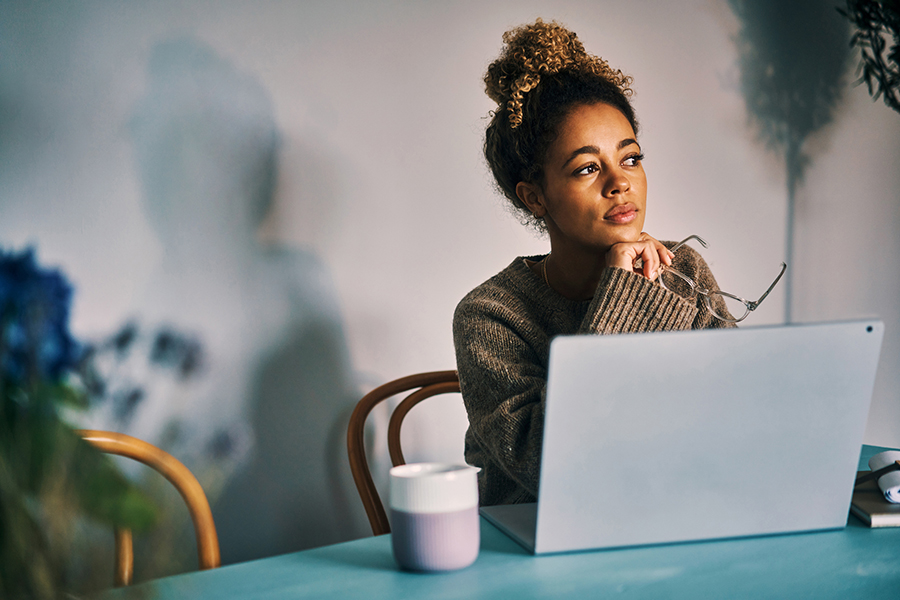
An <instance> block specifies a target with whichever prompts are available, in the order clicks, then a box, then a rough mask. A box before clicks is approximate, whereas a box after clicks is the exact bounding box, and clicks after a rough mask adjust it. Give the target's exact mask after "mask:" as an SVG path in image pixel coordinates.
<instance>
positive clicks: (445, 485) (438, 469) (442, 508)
mask: <svg viewBox="0 0 900 600" xmlns="http://www.w3.org/2000/svg"><path fill="white" fill-rule="evenodd" d="M479 471H481V469H480V468H478V467H472V466H469V465H459V464H453V463H412V464H407V465H400V466H397V467H394V468H392V469H391V470H390V475H391V478H390V506H391V508H393V509H394V510H400V511H403V512H413V513H444V512H454V511H458V510H465V509H467V508H472V507H474V506H478V477H477V475H478V472H479Z"/></svg>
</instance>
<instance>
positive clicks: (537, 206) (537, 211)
mask: <svg viewBox="0 0 900 600" xmlns="http://www.w3.org/2000/svg"><path fill="white" fill-rule="evenodd" d="M516 196H518V197H519V200H521V201H522V204H524V205H525V207H526V208H528V210H530V211H531V214H533V215H534V216H535V217H537V218H538V219H541V218H543V216H544V215H546V214H547V207H546V206H545V205H544V192H543V191H542V190H541V188H540V186H538V185H535V184H533V183H528V182H525V181H520V182H519V183H517V184H516Z"/></svg>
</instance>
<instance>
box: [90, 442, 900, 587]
mask: <svg viewBox="0 0 900 600" xmlns="http://www.w3.org/2000/svg"><path fill="white" fill-rule="evenodd" d="M884 449H885V448H878V447H874V446H864V447H863V451H862V454H861V457H860V465H861V467H860V468H861V469H863V470H864V469H867V467H866V466H865V465H866V461H868V458H869V457H870V456H871V455H872V454H875V453H876V452H879V451H881V450H884ZM481 534H482V541H481V553H480V555H479V557H478V560H477V561H476V562H475V564H474V565H472V566H471V567H469V568H467V569H463V570H461V571H455V572H451V573H439V574H421V573H408V572H403V571H400V570H398V569H397V567H396V565H395V563H394V560H393V557H392V555H391V544H390V536H389V535H384V536H379V537H372V538H364V539H360V540H355V541H352V542H346V543H343V544H336V545H333V546H326V547H322V548H315V549H312V550H306V551H303V552H297V553H294V554H286V555H283V556H276V557H272V558H266V559H262V560H257V561H252V562H247V563H241V564H237V565H231V566H227V567H222V568H219V569H214V570H211V571H201V572H195V573H188V574H184V575H177V576H173V577H166V578H163V579H159V580H156V581H153V582H149V583H147V584H144V585H139V586H135V587H133V588H128V589H125V590H115V591H113V592H111V593H109V594H106V595H105V596H104V597H105V598H108V600H113V599H121V598H143V599H149V598H160V599H168V598H215V599H217V600H219V599H221V600H225V599H228V598H241V599H243V600H253V599H260V600H261V599H267V600H268V599H272V600H274V599H280V598H342V599H346V598H367V599H377V598H391V599H401V598H490V599H491V600H499V599H502V598H515V599H517V600H518V599H527V598H579V599H580V598H594V597H597V598H600V597H603V598H606V597H613V596H615V597H621V598H654V599H658V598H673V599H676V598H686V599H687V598H689V599H691V600H695V599H698V598H785V599H788V598H789V599H796V598H816V599H820V598H840V599H846V598H866V599H877V598H891V599H893V600H896V598H900V528H890V529H869V528H867V527H866V526H865V525H863V524H862V523H861V522H860V521H859V520H857V519H856V518H855V517H852V516H851V517H850V518H849V520H848V523H847V527H846V528H845V529H843V530H838V531H825V532H815V533H803V534H793V535H779V536H769V537H757V538H747V539H736V540H719V541H711V542H695V543H687V544H671V545H664V546H652V547H641V548H630V549H623V550H601V551H594V552H579V553H569V554H556V555H549V556H548V555H544V556H539V557H535V556H532V555H531V554H529V553H527V552H526V551H525V550H523V549H522V548H521V547H520V546H519V545H517V544H516V543H515V542H513V541H512V540H511V539H509V538H508V537H506V536H505V535H504V534H503V533H501V532H500V531H499V530H498V529H496V528H495V527H494V526H492V525H491V524H489V523H488V522H486V521H484V520H482V526H481Z"/></svg>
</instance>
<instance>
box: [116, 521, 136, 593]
mask: <svg viewBox="0 0 900 600" xmlns="http://www.w3.org/2000/svg"><path fill="white" fill-rule="evenodd" d="M133 577H134V545H133V544H132V542H131V530H130V529H124V528H120V527H116V572H115V584H116V587H123V586H126V585H131V580H132V578H133Z"/></svg>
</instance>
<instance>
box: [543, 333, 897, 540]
mask: <svg viewBox="0 0 900 600" xmlns="http://www.w3.org/2000/svg"><path fill="white" fill-rule="evenodd" d="M882 334H883V324H882V323H881V322H880V321H876V320H869V321H861V322H850V323H826V324H813V325H793V326H787V327H761V328H743V329H732V330H704V331H687V332H674V333H673V332H669V333H652V334H633V335H616V336H569V337H560V338H557V339H555V340H554V341H553V343H552V346H551V352H550V367H549V376H548V386H547V399H546V415H545V424H544V444H543V458H542V463H541V478H540V494H539V501H538V514H537V525H536V532H535V547H534V551H535V552H536V553H544V552H560V551H569V550H583V549H591V548H606V547H616V546H631V545H641V544H655V543H666V542H677V541H688V540H700V539H712V538H721V537H737V536H747V535H764V534H773V533H785V532H792V531H803V530H814V529H829V528H840V527H843V526H844V525H845V524H846V520H847V514H848V507H849V504H850V496H851V493H852V485H853V480H854V476H855V474H856V468H857V462H858V457H859V451H860V445H861V444H862V439H863V433H864V430H865V425H866V418H867V414H868V409H869V403H870V401H871V397H872V390H873V385H874V380H875V370H876V366H877V363H878V355H879V352H880V348H881V338H882Z"/></svg>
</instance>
